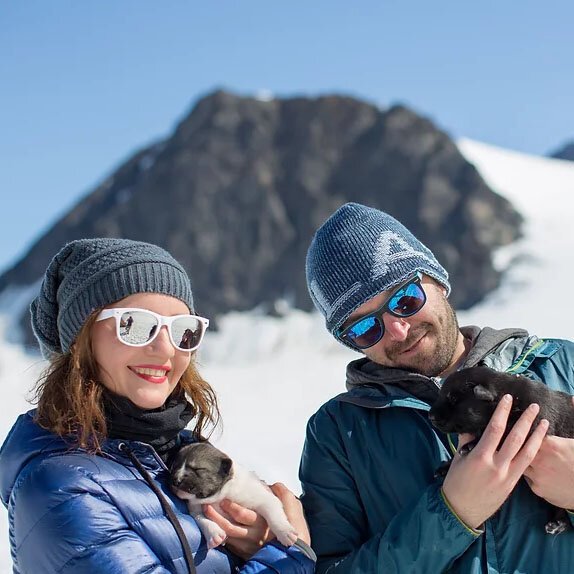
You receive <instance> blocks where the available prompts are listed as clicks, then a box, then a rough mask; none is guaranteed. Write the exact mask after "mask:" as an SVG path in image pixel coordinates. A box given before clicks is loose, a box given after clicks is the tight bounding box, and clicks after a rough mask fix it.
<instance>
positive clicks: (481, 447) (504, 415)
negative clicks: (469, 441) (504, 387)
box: [474, 395, 512, 454]
mask: <svg viewBox="0 0 574 574" xmlns="http://www.w3.org/2000/svg"><path fill="white" fill-rule="evenodd" d="M511 406H512V396H511V395H504V396H503V397H502V399H500V402H499V403H498V405H497V406H496V409H495V411H494V413H493V415H492V417H491V418H490V422H489V423H488V425H487V427H486V429H485V430H484V433H483V434H482V437H481V438H480V440H479V441H478V444H477V445H476V447H475V449H474V450H475V452H479V451H481V452H483V453H489V454H494V452H495V451H496V449H497V448H498V445H499V444H500V440H501V439H502V435H503V434H504V431H505V430H506V423H507V422H508V415H509V414H510V407H511Z"/></svg>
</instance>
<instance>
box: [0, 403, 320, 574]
mask: <svg viewBox="0 0 574 574" xmlns="http://www.w3.org/2000/svg"><path fill="white" fill-rule="evenodd" d="M33 414H34V411H30V412H28V413H26V414H24V415H21V416H20V417H19V418H18V420H17V422H16V423H15V425H14V427H13V428H12V430H11V431H10V434H9V435H8V437H7V439H6V441H5V443H4V445H3V446H2V450H1V451H0V477H1V478H0V494H1V496H2V502H3V503H4V505H5V506H7V508H8V513H9V525H10V545H11V551H12V560H13V564H14V573H15V574H39V573H40V574H43V573H48V572H58V573H72V572H73V573H74V574H82V573H94V572H102V573H106V574H131V573H136V572H137V573H146V574H147V573H152V572H153V573H154V574H160V573H168V572H173V573H184V572H187V571H188V570H187V564H186V562H185V558H184V556H183V548H182V545H181V543H180V540H179V538H178V537H177V534H176V531H175V529H174V526H173V525H172V524H171V523H170V522H169V520H168V518H167V517H166V516H165V514H164V511H163V510H162V507H161V505H160V501H159V499H158V498H157V496H156V495H155V494H154V493H153V491H152V490H151V488H150V486H149V485H148V484H147V483H146V482H145V481H144V480H143V478H142V476H141V475H140V474H139V472H138V471H137V469H136V468H135V467H134V466H133V464H132V462H131V461H130V460H129V458H126V455H125V451H123V450H120V448H119V447H120V444H121V443H122V442H125V441H119V440H108V441H106V442H105V443H104V446H103V451H104V455H103V456H95V455H90V454H87V453H85V452H82V451H81V450H77V449H72V448H70V447H69V446H68V445H67V444H66V443H65V442H64V441H63V440H62V439H61V438H59V437H58V436H56V435H54V434H52V433H50V432H48V431H46V430H44V429H42V428H40V427H39V426H38V425H36V424H35V422H34V420H33ZM182 438H183V440H184V442H187V441H189V440H191V439H190V435H189V434H188V433H187V432H186V431H184V434H183V435H182ZM125 444H127V446H128V447H129V448H130V449H131V451H132V453H133V454H135V456H136V457H137V458H138V459H139V461H140V462H141V463H142V464H143V466H144V468H145V469H146V470H147V472H148V473H149V474H150V475H151V476H152V477H153V480H154V481H155V483H156V484H157V486H159V488H160V489H161V490H162V491H163V494H164V495H165V497H166V498H167V499H168V500H169V502H170V504H171V506H172V507H173V510H174V512H175V514H176V516H177V518H178V519H179V522H180V524H181V526H182V528H183V531H184V532H185V535H186V537H187V540H188V541H189V544H190V546H191V549H192V551H193V554H194V557H195V565H196V568H197V572H198V574H207V573H229V572H231V571H236V572H243V573H246V574H255V573H259V572H281V573H283V572H284V573H289V574H291V573H293V574H310V573H312V572H313V571H314V562H313V560H311V559H310V558H309V557H308V555H307V553H306V549H305V548H304V546H305V545H301V546H296V545H294V546H292V547H291V548H285V547H283V546H281V545H280V544H279V543H275V542H274V543H271V544H267V545H266V546H264V547H263V548H262V549H261V550H260V551H259V552H258V553H257V554H256V555H255V556H253V557H252V559H251V560H250V561H249V562H247V563H245V564H237V559H236V558H234V557H232V556H231V555H230V554H228V553H226V552H225V550H224V549H223V550H218V549H215V550H207V548H206V545H205V540H204V539H203V538H202V535H201V532H200V530H199V529H198V527H197V525H196V523H195V521H194V520H193V518H192V517H191V516H189V514H188V513H187V511H186V505H185V503H184V502H183V501H182V500H180V499H178V498H177V497H175V496H174V495H173V494H172V493H171V492H170V490H169V488H168V486H167V482H166V480H167V478H168V471H167V468H166V467H165V465H164V464H163V462H162V461H161V459H160V458H159V457H158V456H157V454H156V453H155V451H154V450H153V448H152V447H150V446H149V445H146V444H143V443H139V442H126V443H125ZM310 554H312V552H311V553H310Z"/></svg>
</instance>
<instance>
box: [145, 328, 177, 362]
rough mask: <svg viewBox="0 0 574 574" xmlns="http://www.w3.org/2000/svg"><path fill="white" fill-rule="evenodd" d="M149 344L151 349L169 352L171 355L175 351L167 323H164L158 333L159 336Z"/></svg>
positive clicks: (163, 352)
mask: <svg viewBox="0 0 574 574" xmlns="http://www.w3.org/2000/svg"><path fill="white" fill-rule="evenodd" d="M147 346H148V347H149V348H150V350H151V351H154V352H156V353H158V352H160V353H162V354H165V353H167V354H168V355H169V356H171V355H172V354H173V353H174V352H175V349H174V347H173V345H172V343H171V339H170V338H169V332H168V330H167V325H162V327H161V329H160V330H159V333H158V334H157V337H156V338H155V339H154V340H153V341H152V342H151V343H150V344H149V345H147Z"/></svg>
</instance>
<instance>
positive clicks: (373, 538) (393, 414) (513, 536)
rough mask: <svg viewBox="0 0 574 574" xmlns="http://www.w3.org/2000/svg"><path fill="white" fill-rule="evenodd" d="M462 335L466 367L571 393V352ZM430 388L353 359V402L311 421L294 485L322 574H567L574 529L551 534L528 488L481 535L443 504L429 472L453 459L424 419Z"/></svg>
mask: <svg viewBox="0 0 574 574" xmlns="http://www.w3.org/2000/svg"><path fill="white" fill-rule="evenodd" d="M463 332H464V333H465V335H467V336H468V337H470V338H472V340H473V341H474V346H473V348H472V349H471V352H470V353H469V355H468V357H467V358H466V362H465V366H473V365H476V364H484V365H487V366H490V367H493V368H495V369H497V370H500V371H511V372H515V373H524V374H526V375H527V376H529V377H532V378H535V379H538V380H543V381H544V382H545V383H546V384H547V385H548V386H550V387H552V388H555V389H559V390H562V391H566V392H568V393H570V394H574V344H573V343H571V342H568V341H561V340H560V341H559V340H540V339H537V338H536V337H529V336H528V334H527V333H526V332H524V331H521V330H510V329H507V330H505V331H495V330H493V329H488V328H486V329H483V330H482V331H480V330H479V329H478V328H476V327H474V328H464V329H463ZM437 383H438V381H434V380H433V379H429V378H427V377H424V376H422V375H417V374H414V373H408V372H407V371H404V370H399V369H388V368H384V367H381V366H380V365H376V364H375V363H372V362H371V361H369V360H368V359H359V360H357V361H353V362H352V363H351V364H350V365H349V368H348V370H347V388H348V392H346V393H343V394H342V395H339V396H338V397H336V398H334V399H332V400H331V401H329V402H328V403H326V404H325V405H323V406H322V407H321V408H320V409H319V411H318V412H317V413H316V414H315V415H314V416H313V417H312V418H311V420H310V421H309V425H308V429H307V439H306V442H305V447H304V451H303V457H302V460H301V469H300V478H301V482H302V485H303V492H304V494H303V498H302V500H303V505H304V507H305V511H306V516H307V520H308V522H309V526H310V529H311V536H312V539H313V548H314V550H315V551H316V552H317V557H318V562H317V572H321V573H323V572H329V573H330V574H346V573H351V572H353V573H371V572H380V573H381V574H390V573H393V574H407V573H408V574H440V573H443V572H448V573H452V574H455V573H456V574H503V573H504V574H565V573H567V572H574V530H570V531H568V532H565V533H563V534H560V535H557V536H551V535H548V534H546V533H545V531H544V525H545V523H546V522H547V521H548V520H549V518H550V515H549V508H550V507H549V505H548V504H547V503H546V502H545V501H544V500H542V499H541V498H539V497H537V496H535V495H534V494H533V493H532V491H531V490H530V489H529V487H528V486H527V484H526V482H525V481H523V480H521V481H520V482H519V483H518V485H517V486H516V488H515V489H514V491H513V493H512V495H511V496H510V497H509V498H508V500H507V501H506V502H505V503H504V504H503V506H502V507H501V508H500V510H499V511H498V512H497V513H496V514H495V515H494V516H492V517H491V518H490V519H489V520H487V521H486V522H485V525H484V531H483V532H480V531H473V530H470V529H468V528H467V527H466V526H465V525H464V524H463V523H462V522H460V520H459V519H458V518H457V517H456V515H455V514H453V513H452V511H451V510H450V509H449V507H448V506H447V505H446V503H445V500H444V499H443V497H442V495H441V491H440V487H441V481H440V480H439V479H435V478H434V472H435V470H436V468H437V467H438V466H439V465H440V464H441V462H443V461H446V460H450V458H451V448H450V444H449V441H448V437H447V436H445V435H444V434H442V433H439V432H437V431H436V430H435V429H434V428H433V427H432V426H431V424H430V422H429V420H428V410H429V403H430V402H432V400H433V397H435V396H436V393H437V392H438V386H437ZM451 438H452V439H456V437H451Z"/></svg>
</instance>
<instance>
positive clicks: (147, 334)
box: [96, 307, 209, 352]
mask: <svg viewBox="0 0 574 574" xmlns="http://www.w3.org/2000/svg"><path fill="white" fill-rule="evenodd" d="M112 317H113V318H114V319H115V320H116V335H117V337H118V339H119V340H120V341H121V342H122V343H124V345H128V346H129V347H145V345H149V344H150V343H151V342H152V341H153V340H154V339H155V338H156V337H157V336H158V334H159V332H160V330H161V328H162V327H163V326H164V325H166V326H167V331H168V333H169V338H170V340H171V342H172V344H173V346H174V347H175V348H176V349H178V350H180V351H186V352H191V351H195V349H197V348H198V347H199V345H200V344H201V340H202V339H203V335H205V330H206V329H207V327H208V326H209V319H206V318H205V317H199V316H197V315H172V316H171V317H166V316H165V315H158V314H157V313H154V312H153V311H148V310H147V309H136V308H125V307H114V308H113V309H104V310H103V311H102V312H101V313H100V314H99V315H98V317H97V319H96V321H104V320H105V319H111V318H112Z"/></svg>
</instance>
